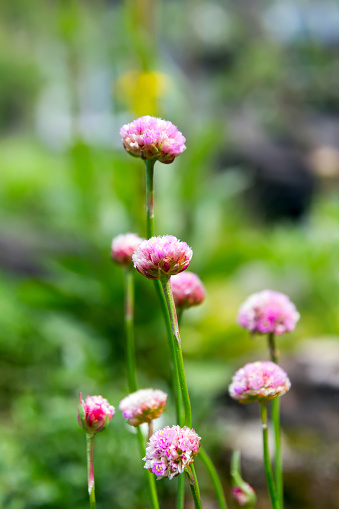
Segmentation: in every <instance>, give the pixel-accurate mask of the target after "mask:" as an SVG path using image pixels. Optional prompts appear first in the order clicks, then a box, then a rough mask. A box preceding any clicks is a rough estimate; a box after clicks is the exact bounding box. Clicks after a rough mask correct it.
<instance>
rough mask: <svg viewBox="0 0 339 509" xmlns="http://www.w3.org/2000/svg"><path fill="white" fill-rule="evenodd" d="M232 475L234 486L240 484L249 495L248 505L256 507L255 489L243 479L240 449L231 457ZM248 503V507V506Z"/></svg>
mask: <svg viewBox="0 0 339 509" xmlns="http://www.w3.org/2000/svg"><path fill="white" fill-rule="evenodd" d="M231 477H232V484H233V486H238V487H239V488H240V489H241V490H242V491H243V492H244V493H245V494H246V495H247V497H248V502H247V505H248V507H251V509H253V508H254V506H255V504H256V502H257V497H256V494H255V493H254V491H252V489H251V488H250V487H249V485H248V484H247V483H246V482H245V481H244V480H243V478H242V477H241V466H240V451H239V450H236V451H233V454H232V459H231ZM247 505H246V507H247Z"/></svg>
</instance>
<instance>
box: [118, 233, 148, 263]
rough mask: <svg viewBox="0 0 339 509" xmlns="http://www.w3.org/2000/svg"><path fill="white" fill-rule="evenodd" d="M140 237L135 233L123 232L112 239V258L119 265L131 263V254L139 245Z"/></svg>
mask: <svg viewBox="0 0 339 509" xmlns="http://www.w3.org/2000/svg"><path fill="white" fill-rule="evenodd" d="M142 240H143V239H141V238H140V237H139V236H138V235H137V234H136V233H123V234H121V235H118V236H117V237H114V239H113V240H112V248H111V253H112V259H113V260H114V261H115V262H116V263H118V264H119V265H123V266H125V267H128V266H130V265H132V254H133V253H134V251H135V250H136V249H137V247H138V246H139V244H140V242H142Z"/></svg>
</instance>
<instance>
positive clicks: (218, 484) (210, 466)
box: [199, 447, 227, 509]
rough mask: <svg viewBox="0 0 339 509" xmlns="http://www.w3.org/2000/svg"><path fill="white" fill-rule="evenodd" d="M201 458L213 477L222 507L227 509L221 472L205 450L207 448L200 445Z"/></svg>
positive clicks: (221, 508)
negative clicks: (219, 472)
mask: <svg viewBox="0 0 339 509" xmlns="http://www.w3.org/2000/svg"><path fill="white" fill-rule="evenodd" d="M199 458H200V459H201V461H202V462H203V463H204V465H205V467H206V470H207V472H208V473H209V476H210V478H211V481H212V483H213V486H214V489H215V493H216V495H217V499H218V503H219V507H220V509H227V502H226V498H225V494H224V490H223V487H222V484H221V481H220V477H219V474H218V472H217V470H216V468H215V466H214V464H213V462H212V460H211V458H210V457H209V455H208V454H207V452H206V451H205V449H204V448H203V447H200V453H199Z"/></svg>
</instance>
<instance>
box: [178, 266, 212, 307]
mask: <svg viewBox="0 0 339 509" xmlns="http://www.w3.org/2000/svg"><path fill="white" fill-rule="evenodd" d="M171 287H172V292H173V297H174V301H175V305H176V306H177V307H178V308H182V309H184V308H189V307H191V306H197V305H198V304H201V303H202V302H203V300H204V299H205V288H204V285H203V284H202V282H201V281H200V279H199V278H198V276H197V275H196V274H194V272H189V271H188V270H187V271H185V272H181V273H180V274H176V275H175V276H172V277H171Z"/></svg>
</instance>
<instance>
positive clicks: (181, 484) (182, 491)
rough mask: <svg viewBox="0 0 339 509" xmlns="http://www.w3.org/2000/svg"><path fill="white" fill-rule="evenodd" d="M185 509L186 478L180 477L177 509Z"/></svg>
mask: <svg viewBox="0 0 339 509" xmlns="http://www.w3.org/2000/svg"><path fill="white" fill-rule="evenodd" d="M184 507H185V477H184V476H183V475H179V476H178V492H177V509H184Z"/></svg>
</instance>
